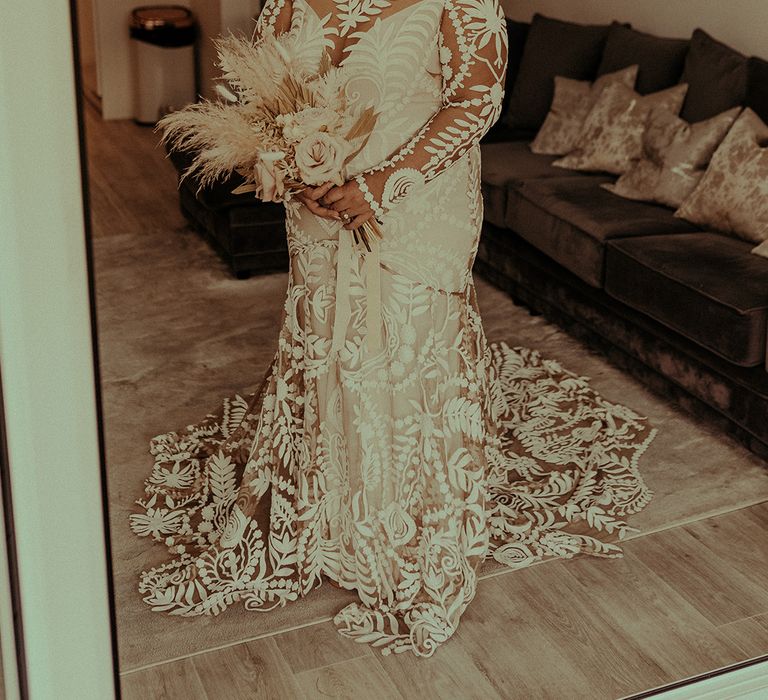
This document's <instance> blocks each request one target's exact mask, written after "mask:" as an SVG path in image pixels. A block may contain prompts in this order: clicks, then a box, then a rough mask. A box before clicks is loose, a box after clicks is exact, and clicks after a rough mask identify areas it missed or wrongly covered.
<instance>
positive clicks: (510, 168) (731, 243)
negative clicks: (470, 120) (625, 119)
mask: <svg viewBox="0 0 768 700" xmlns="http://www.w3.org/2000/svg"><path fill="white" fill-rule="evenodd" d="M533 27H534V28H533V29H532V28H531V25H528V24H524V23H518V22H512V21H510V20H508V30H509V36H510V47H511V50H510V62H509V72H508V75H507V84H506V95H505V100H506V103H505V108H504V113H503V115H502V117H501V118H500V119H499V121H498V122H497V124H496V125H495V126H494V127H493V128H492V129H491V131H490V132H489V133H488V134H487V135H486V137H485V139H484V143H483V144H482V146H481V148H482V163H483V178H482V179H483V184H482V186H483V194H484V203H485V223H484V231H483V234H482V236H481V239H480V246H479V250H478V255H477V259H476V262H475V271H476V272H477V273H478V274H480V275H482V276H484V277H486V278H487V279H489V280H490V281H492V282H493V283H495V284H496V285H498V286H500V287H502V288H503V289H505V290H506V291H507V292H509V293H510V294H511V295H512V296H513V297H514V298H515V299H516V300H519V301H520V302H521V303H523V304H525V305H526V306H528V307H529V308H531V309H532V310H535V311H537V312H540V313H543V314H544V315H546V316H547V317H549V318H551V319H552V320H554V321H556V322H557V323H559V324H560V325H563V326H565V327H566V328H567V329H569V330H570V331H571V332H572V333H575V334H577V335H579V336H581V337H583V338H584V339H585V340H587V341H588V342H589V343H591V344H592V345H594V346H597V347H599V348H600V349H602V351H603V352H605V353H607V354H608V355H609V356H610V357H611V358H612V359H613V360H614V362H616V363H618V364H620V365H621V366H623V367H624V368H625V369H626V370H628V371H629V372H631V373H632V374H633V375H635V376H636V377H638V378H640V379H641V380H642V381H644V382H645V383H647V384H648V385H650V386H652V387H653V388H655V389H657V390H658V391H660V392H663V393H664V394H665V395H667V396H670V397H671V398H673V399H676V400H677V401H678V402H679V403H681V404H683V405H684V406H686V407H687V408H688V409H689V410H691V411H693V412H694V413H696V414H699V415H704V416H706V417H707V418H708V419H710V420H713V421H715V422H716V423H718V424H719V425H720V426H721V427H722V428H723V429H725V430H727V431H728V432H730V433H731V434H732V435H733V436H735V437H736V438H738V439H739V440H740V441H741V442H743V443H744V444H745V445H747V446H748V447H749V448H750V449H752V450H753V451H755V452H756V453H758V454H761V455H762V456H768V359H767V358H766V325H767V323H768V259H766V258H762V257H759V256H757V255H754V254H752V253H751V252H750V250H751V248H752V247H753V246H754V244H750V243H747V242H745V241H742V240H739V239H737V238H734V237H729V236H725V235H722V234H720V233H718V232H717V231H711V230H700V229H698V228H697V227H695V226H693V225H692V224H690V223H688V222H686V221H684V220H682V219H679V218H675V217H674V216H673V211H672V210H671V209H668V208H666V207H662V206H657V205H654V204H646V203H641V202H635V201H630V200H626V199H622V198H620V197H618V196H616V195H613V194H611V193H610V192H608V191H606V190H605V189H603V188H601V187H600V184H601V183H604V182H609V181H612V180H613V179H614V178H613V177H612V176H608V175H602V174H599V173H596V174H585V173H579V172H575V171H568V170H563V169H562V168H558V167H555V166H553V165H552V161H554V160H555V158H553V157H550V156H542V155H535V154H534V153H532V152H531V150H530V148H529V143H530V141H531V139H532V138H533V136H534V135H535V133H536V130H537V127H538V126H540V124H541V122H542V121H543V118H544V116H545V114H546V110H547V108H548V103H549V101H551V94H552V87H551V86H550V85H549V84H550V83H552V82H553V81H552V78H553V76H554V75H565V76H566V77H572V78H575V79H594V78H595V77H597V76H598V75H600V74H603V73H607V72H611V71H613V70H617V69H619V68H622V67H625V66H628V65H632V64H635V63H637V64H639V65H640V72H639V76H638V91H639V92H641V93H649V92H654V91H656V90H659V89H663V88H665V87H669V86H671V85H673V84H675V83H678V82H687V83H688V84H689V86H690V87H689V91H688V94H687V97H686V102H685V104H684V105H683V109H682V112H681V116H682V117H683V118H685V119H686V120H687V121H691V122H695V121H699V120H701V119H706V118H708V117H710V116H714V115H715V114H718V113H720V112H721V111H724V110H725V109H728V108H730V107H732V106H735V105H749V106H751V107H752V108H753V109H754V110H755V111H756V112H757V113H758V114H759V115H760V116H761V117H762V118H763V119H764V120H766V121H768V63H766V62H765V61H763V60H761V59H759V58H754V57H753V58H748V57H745V56H742V55H741V54H740V53H738V52H736V51H734V50H733V49H731V48H729V47H727V46H725V45H723V44H721V43H720V42H717V41H716V40H715V39H713V38H712V37H710V36H709V35H707V34H705V33H704V32H701V31H697V32H695V33H694V35H693V37H692V38H691V39H690V40H682V39H678V40H675V39H661V38H658V37H654V36H650V35H647V34H642V33H640V32H636V31H634V30H632V29H631V28H630V27H628V26H626V25H619V24H613V25H611V26H607V27H585V26H581V25H572V24H568V23H561V22H556V21H554V20H549V19H547V18H542V17H536V18H535V19H534V22H533ZM560 45H562V46H563V47H564V48H563V49H562V50H559V49H557V47H558V46H560ZM542 93H544V95H543V99H542ZM530 94H537V95H538V99H537V100H536V101H535V102H536V103H534V104H531V103H526V102H525V97H526V95H530Z"/></svg>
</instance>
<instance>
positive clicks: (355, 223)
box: [344, 214, 371, 229]
mask: <svg viewBox="0 0 768 700" xmlns="http://www.w3.org/2000/svg"><path fill="white" fill-rule="evenodd" d="M370 218H371V215H370V214H358V215H357V216H355V217H354V218H352V219H351V220H350V221H349V222H347V223H346V224H344V228H346V229H353V228H358V227H359V226H362V225H363V224H364V223H365V222H366V221H368V219H370Z"/></svg>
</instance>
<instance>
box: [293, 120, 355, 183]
mask: <svg viewBox="0 0 768 700" xmlns="http://www.w3.org/2000/svg"><path fill="white" fill-rule="evenodd" d="M349 153H350V145H349V143H347V142H346V141H344V140H342V139H340V138H337V137H336V136H331V134H327V133H325V132H323V131H320V132H317V133H314V134H312V135H310V136H307V137H305V138H304V139H302V140H301V141H300V142H299V144H298V145H297V146H296V166H297V167H298V169H299V175H300V177H301V180H302V181H303V182H304V184H306V185H322V184H323V183H324V182H333V183H334V184H336V185H343V184H344V178H343V177H342V174H341V170H342V168H343V166H344V160H345V159H346V157H347V156H348V155H349Z"/></svg>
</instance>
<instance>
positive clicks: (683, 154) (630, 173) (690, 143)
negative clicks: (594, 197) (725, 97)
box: [603, 107, 741, 209]
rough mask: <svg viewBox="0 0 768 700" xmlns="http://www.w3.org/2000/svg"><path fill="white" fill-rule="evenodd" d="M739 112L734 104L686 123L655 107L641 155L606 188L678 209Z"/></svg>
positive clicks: (622, 194) (644, 136)
mask: <svg viewBox="0 0 768 700" xmlns="http://www.w3.org/2000/svg"><path fill="white" fill-rule="evenodd" d="M739 112H741V107H734V108H733V109H729V110H728V111H727V112H723V113H722V114H719V115H718V116H716V117H712V119H706V120H705V121H703V122H697V123H696V124H689V123H688V122H686V121H683V120H682V119H680V118H679V117H677V116H675V115H674V114H672V113H671V112H667V111H661V110H660V111H654V112H653V113H652V114H651V117H650V119H649V120H648V126H647V127H646V129H645V133H644V134H643V155H642V157H641V158H640V160H639V161H637V162H636V163H633V164H632V166H631V167H630V169H629V170H627V172H626V173H624V174H623V175H622V176H621V177H620V178H619V179H618V180H617V181H616V182H615V183H613V184H611V183H606V184H604V185H603V187H604V188H605V189H607V190H608V191H609V192H613V193H614V194H617V195H619V196H620V197H626V198H627V199H635V200H640V201H645V202H656V203H658V204H665V205H666V206H668V207H672V208H674V209H677V208H678V207H679V206H680V205H681V204H682V203H683V200H685V199H686V198H687V197H688V196H689V195H690V194H691V192H693V191H694V190H695V189H696V185H698V184H699V182H701V178H702V177H704V171H705V170H706V169H707V166H708V165H709V161H710V160H711V159H712V155H713V154H714V152H715V150H716V149H717V147H718V146H719V145H720V144H721V143H722V141H723V139H724V138H725V135H726V134H727V133H728V130H729V129H730V128H731V127H732V126H733V123H734V122H735V121H736V118H737V117H738V116H739Z"/></svg>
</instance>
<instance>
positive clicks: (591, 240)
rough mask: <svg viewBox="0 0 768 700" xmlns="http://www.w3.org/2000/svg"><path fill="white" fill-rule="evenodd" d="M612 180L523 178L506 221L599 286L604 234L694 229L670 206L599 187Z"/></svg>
mask: <svg viewBox="0 0 768 700" xmlns="http://www.w3.org/2000/svg"><path fill="white" fill-rule="evenodd" d="M610 181H611V178H609V177H607V176H606V177H603V176H599V175H593V176H586V175H576V176H573V177H565V178H562V177H561V178H548V179H540V180H527V181H525V182H522V183H520V184H519V185H517V186H515V187H514V188H510V196H509V197H508V200H507V212H506V214H507V216H506V224H507V226H508V227H509V228H511V229H512V230H513V231H515V232H516V233H517V234H519V235H520V236H521V237H522V238H524V239H525V240H527V241H528V242H529V243H532V244H533V245H534V246H536V247H537V248H538V249H539V250H541V251H542V252H544V253H546V254H547V255H549V256H550V257H551V258H552V259H553V260H555V261H556V262H558V263H560V264H561V265H562V266H563V267H566V268H568V269H569V270H571V272H573V273H574V274H576V275H578V276H579V277H580V278H581V279H583V280H584V281H585V282H587V283H588V284H590V285H592V286H593V287H602V286H603V259H604V255H605V242H606V241H607V240H608V239H612V238H621V237H625V236H648V235H651V234H665V233H676V232H682V231H694V230H696V229H695V227H694V226H693V225H692V224H689V223H688V222H686V221H683V220H681V219H675V218H674V217H673V216H672V212H671V211H670V210H669V209H666V208H664V207H660V206H657V205H655V204H645V203H643V202H633V201H630V200H628V199H622V198H621V197H617V196H615V195H613V194H611V193H610V192H606V191H605V190H604V189H603V188H602V187H600V185H601V184H603V183H605V182H610ZM753 257H757V256H753Z"/></svg>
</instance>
